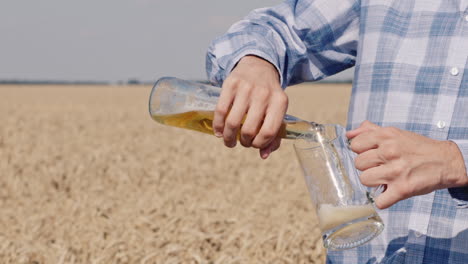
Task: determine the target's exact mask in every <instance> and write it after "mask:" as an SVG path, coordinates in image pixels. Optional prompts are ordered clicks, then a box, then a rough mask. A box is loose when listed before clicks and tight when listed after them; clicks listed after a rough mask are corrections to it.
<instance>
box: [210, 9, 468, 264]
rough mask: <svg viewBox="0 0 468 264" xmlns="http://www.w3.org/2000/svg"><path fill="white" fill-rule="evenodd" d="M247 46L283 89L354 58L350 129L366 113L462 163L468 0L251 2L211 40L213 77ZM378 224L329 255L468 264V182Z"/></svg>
mask: <svg viewBox="0 0 468 264" xmlns="http://www.w3.org/2000/svg"><path fill="white" fill-rule="evenodd" d="M247 54H254V55H257V56H259V57H262V58H264V59H266V60H268V61H269V62H271V63H272V64H273V65H275V66H276V67H277V69H278V71H279V73H280V76H281V83H282V86H283V87H286V86H288V85H292V84H295V83H299V82H302V81H310V80H319V79H322V78H325V77H327V76H330V75H333V74H335V73H337V72H340V71H342V70H344V69H346V68H349V67H352V66H355V67H356V72H355V80H354V83H353V91H352V96H351V103H350V108H349V115H348V129H352V128H356V127H358V126H359V124H360V123H361V122H362V121H364V120H370V121H371V122H374V123H376V124H378V125H381V126H394V127H398V128H401V129H405V130H409V131H413V132H416V133H419V134H422V135H424V136H427V137H430V138H433V139H438V140H452V141H454V142H455V143H457V144H458V147H459V148H460V150H461V152H462V154H463V156H464V158H465V161H466V162H465V164H466V166H467V168H468V65H467V59H468V0H393V1H390V0H361V1H359V0H315V1H314V0H290V1H286V2H284V3H283V4H281V5H278V6H275V7H273V8H265V9H258V10H255V11H253V12H252V13H250V14H249V15H248V16H247V17H246V18H245V19H244V20H242V21H240V22H238V23H236V24H235V25H233V26H232V27H231V28H230V29H229V31H228V33H227V34H226V35H224V36H222V37H220V38H218V39H216V40H215V41H214V42H213V44H212V45H211V47H210V49H209V51H208V55H207V72H208V75H209V77H210V79H211V80H212V81H214V82H217V83H218V84H220V83H222V82H223V80H224V79H225V78H226V77H227V75H228V74H229V73H230V71H231V70H232V68H233V66H234V65H235V64H236V63H237V61H238V60H239V59H240V58H241V57H243V56H245V55H247ZM379 214H380V216H381V217H382V219H383V220H384V222H385V225H386V228H385V231H384V232H383V233H382V235H380V236H379V237H378V238H376V239H374V240H373V241H371V242H370V243H368V244H366V245H364V246H361V247H358V248H356V249H353V250H347V251H338V252H328V258H327V263H359V264H361V263H410V264H417V263H460V264H466V263H468V188H452V189H444V190H438V191H435V192H432V193H430V194H427V195H422V196H416V197H413V198H410V199H407V200H405V201H401V202H399V203H397V204H395V205H394V206H392V207H391V208H389V209H387V210H381V211H379Z"/></svg>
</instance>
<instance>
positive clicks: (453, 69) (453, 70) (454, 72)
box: [450, 67, 458, 76]
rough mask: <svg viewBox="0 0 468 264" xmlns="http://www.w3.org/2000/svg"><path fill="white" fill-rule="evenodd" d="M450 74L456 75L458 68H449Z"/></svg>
mask: <svg viewBox="0 0 468 264" xmlns="http://www.w3.org/2000/svg"><path fill="white" fill-rule="evenodd" d="M450 74H452V75H453V76H457V75H458V68H457V67H453V68H452V69H450Z"/></svg>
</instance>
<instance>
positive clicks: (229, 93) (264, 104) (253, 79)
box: [213, 56, 288, 159]
mask: <svg viewBox="0 0 468 264" xmlns="http://www.w3.org/2000/svg"><path fill="white" fill-rule="evenodd" d="M287 108H288V97H287V96H286V94H285V93H284V91H283V89H281V86H280V82H279V76H278V71H277V70H276V68H275V67H274V66H273V65H272V64H270V63H269V62H267V61H265V60H263V59H260V58H258V57H255V56H246V57H244V58H242V59H241V60H240V61H239V63H238V64H237V66H236V67H235V68H234V70H233V71H232V72H231V74H230V75H229V76H228V78H227V79H226V80H225V81H224V83H223V87H222V90H221V96H220V98H219V101H218V104H217V106H216V110H215V115H214V120H213V130H214V133H215V135H216V136H218V137H223V138H224V144H225V145H226V146H227V147H230V148H232V147H235V146H236V142H237V141H236V138H237V135H238V133H239V130H240V138H239V140H240V143H241V144H242V145H243V146H244V147H254V148H258V149H260V156H261V157H262V158H263V159H266V158H267V157H268V156H269V155H270V153H271V152H273V151H275V150H276V149H278V148H279V146H280V142H281V139H280V138H279V137H277V134H278V131H279V129H280V127H281V124H282V121H283V118H284V115H285V113H286V110H287ZM244 118H245V121H244V122H243V120H244ZM242 122H243V124H242Z"/></svg>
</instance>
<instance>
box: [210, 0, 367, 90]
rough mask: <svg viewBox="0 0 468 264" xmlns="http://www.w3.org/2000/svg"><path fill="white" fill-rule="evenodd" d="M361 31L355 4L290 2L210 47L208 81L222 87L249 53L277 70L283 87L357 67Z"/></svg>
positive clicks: (351, 0) (260, 13) (258, 13)
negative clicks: (355, 65) (359, 32)
mask: <svg viewBox="0 0 468 264" xmlns="http://www.w3.org/2000/svg"><path fill="white" fill-rule="evenodd" d="M358 31H359V1H355V0H346V1H343V0H316V1H312V0H290V1H286V2H284V3H283V4H280V5H278V6H275V7H272V8H264V9H258V10H255V11H253V12H251V13H250V14H249V15H248V16H247V17H246V18H245V19H244V20H242V21H239V22H238V23H236V24H234V25H233V26H232V27H231V28H230V29H229V31H228V32H227V34H225V35H224V36H222V37H220V38H217V39H216V40H215V41H214V42H213V43H212V45H211V46H210V48H209V50H208V54H207V63H206V69H207V73H208V77H209V79H210V80H211V81H212V82H215V83H218V84H221V83H222V82H223V81H224V80H225V79H226V77H227V76H228V75H229V73H230V72H231V71H232V69H233V67H234V65H236V63H237V62H238V61H239V60H240V59H241V58H242V57H244V56H245V55H249V54H251V55H256V56H259V57H261V58H263V59H265V60H266V61H268V62H270V63H271V64H273V65H274V66H275V67H276V69H277V70H278V74H279V76H280V80H281V85H282V87H283V88H284V87H286V86H287V85H291V84H295V83H298V82H300V81H305V80H319V79H322V78H324V77H326V76H329V75H332V74H335V73H337V72H339V71H342V70H344V69H346V68H349V67H351V66H353V65H354V62H355V56H356V49H357V39H358Z"/></svg>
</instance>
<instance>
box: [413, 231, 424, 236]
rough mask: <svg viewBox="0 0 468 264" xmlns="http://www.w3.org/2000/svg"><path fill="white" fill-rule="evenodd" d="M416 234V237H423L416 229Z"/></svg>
mask: <svg viewBox="0 0 468 264" xmlns="http://www.w3.org/2000/svg"><path fill="white" fill-rule="evenodd" d="M414 236H415V237H421V236H422V234H421V233H420V232H418V231H416V232H414Z"/></svg>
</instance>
